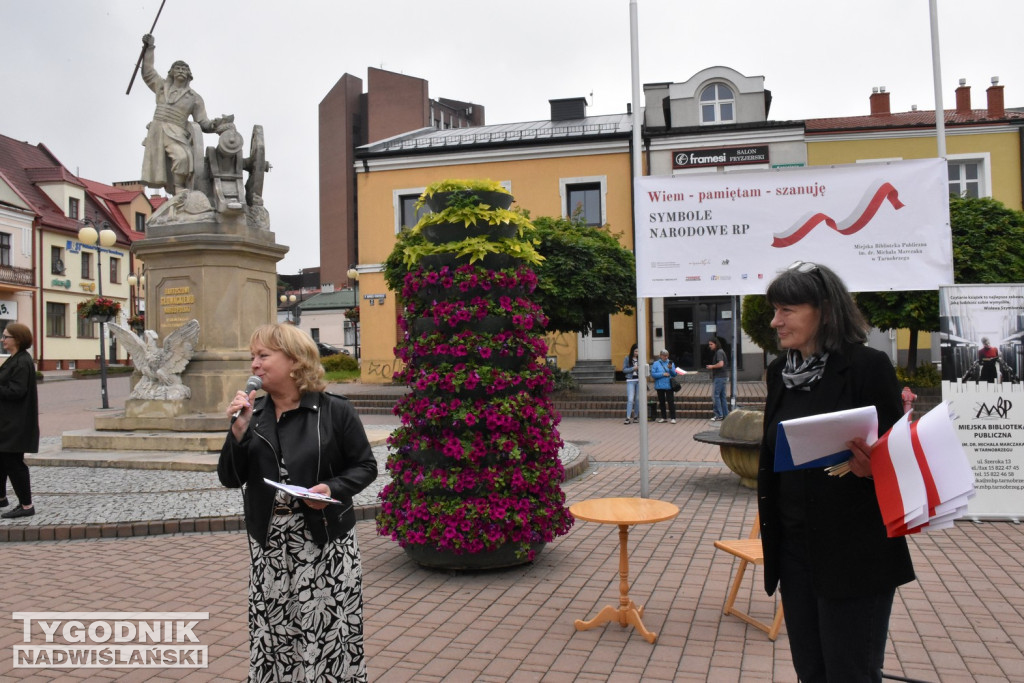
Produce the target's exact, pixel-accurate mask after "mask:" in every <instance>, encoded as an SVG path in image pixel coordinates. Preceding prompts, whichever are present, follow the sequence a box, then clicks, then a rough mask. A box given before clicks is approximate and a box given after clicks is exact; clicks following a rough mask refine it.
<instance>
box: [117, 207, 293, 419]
mask: <svg viewBox="0 0 1024 683" xmlns="http://www.w3.org/2000/svg"><path fill="white" fill-rule="evenodd" d="M133 249H134V251H135V253H136V255H138V257H139V258H140V259H142V260H143V261H144V262H145V263H146V279H147V286H146V322H147V327H149V328H150V329H153V330H155V331H156V333H157V334H158V335H159V338H160V339H161V340H163V339H166V337H167V335H168V334H170V333H171V332H173V331H174V330H175V329H177V328H178V327H180V326H181V325H183V324H184V323H186V322H188V321H189V320H192V319H193V318H195V319H196V320H198V321H199V342H198V345H197V347H196V350H195V353H194V354H193V356H192V360H191V361H190V362H189V364H188V367H187V368H186V369H185V371H184V372H183V373H182V375H181V380H182V382H183V383H184V384H185V386H187V387H189V389H190V390H191V394H192V395H191V398H189V399H188V400H186V401H185V402H184V404H183V406H182V407H181V411H182V413H185V414H210V415H211V416H212V415H217V416H221V417H223V415H224V409H225V407H226V406H227V404H228V402H229V401H230V400H231V397H232V396H234V394H235V392H236V391H238V390H239V389H240V388H242V387H244V386H245V382H246V379H247V378H248V377H249V375H250V361H251V358H250V354H249V337H250V335H251V334H252V331H253V330H254V329H256V328H257V327H259V326H260V325H264V324H266V323H270V322H273V321H274V320H275V319H276V315H277V263H278V261H280V260H281V259H282V258H284V255H285V254H286V253H287V252H288V247H286V246H283V245H280V244H277V242H276V241H275V238H274V233H272V232H271V231H269V230H266V229H263V228H258V227H253V226H252V225H250V224H249V223H247V221H246V215H245V213H238V214H233V215H228V214H217V216H215V217H214V218H212V219H210V220H200V221H181V222H169V223H163V224H158V225H151V226H150V227H149V228H148V232H147V236H146V239H144V240H141V241H139V242H136V243H135V244H134V245H133ZM182 413H178V415H175V416H168V417H177V416H180V415H181V414H182ZM222 427H223V429H227V418H226V417H223V424H222Z"/></svg>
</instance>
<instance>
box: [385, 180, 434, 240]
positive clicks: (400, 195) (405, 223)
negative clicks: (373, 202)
mask: <svg viewBox="0 0 1024 683" xmlns="http://www.w3.org/2000/svg"><path fill="white" fill-rule="evenodd" d="M425 189H426V188H423V187H406V188H403V189H401V190H392V191H391V203H392V208H393V209H394V212H395V234H396V235H397V234H398V233H400V232H401V231H402V230H408V229H409V228H411V227H413V226H414V225H416V223H418V222H419V220H420V217H422V216H425V215H427V214H428V213H430V209H428V208H427V207H426V206H424V207H422V208H421V209H420V210H419V211H417V210H416V206H415V204H416V200H418V199H419V198H420V195H421V194H423V190H425Z"/></svg>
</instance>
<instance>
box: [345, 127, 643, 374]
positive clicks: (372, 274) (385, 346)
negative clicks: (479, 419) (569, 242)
mask: <svg viewBox="0 0 1024 683" xmlns="http://www.w3.org/2000/svg"><path fill="white" fill-rule="evenodd" d="M618 118H621V117H618ZM616 125H618V122H617V123H616ZM487 128H488V127H486V126H485V127H483V128H477V129H471V130H472V131H473V136H474V139H479V136H480V135H481V134H482V135H487V134H488V133H487ZM464 132H465V131H464ZM443 133H444V132H437V131H435V134H440V135H443ZM628 136H629V130H628V127H623V128H621V129H617V134H616V135H614V136H606V137H603V138H601V139H593V138H587V137H582V138H580V139H577V140H564V139H563V140H559V141H557V142H555V141H552V142H553V144H550V145H548V144H536V145H525V146H517V145H515V144H514V143H513V144H509V145H508V146H505V147H502V148H500V149H497V150H488V151H479V152H470V151H467V150H466V149H464V148H463V147H462V146H461V145H459V144H458V143H456V144H454V145H453V146H452V149H451V152H450V154H447V155H438V154H430V155H415V154H409V155H402V154H399V155H397V156H396V155H388V149H387V147H388V143H387V142H385V143H382V144H379V145H370V146H368V148H364V149H363V150H362V151H363V152H364V154H363V159H364V164H363V165H362V167H361V168H360V167H359V165H358V164H357V174H356V191H357V196H358V198H359V202H358V206H359V209H358V224H359V238H358V243H359V263H358V264H356V269H357V270H358V272H359V310H360V326H361V331H360V343H361V350H360V356H361V367H362V380H363V381H364V382H369V383H384V382H390V381H391V378H392V377H393V376H394V374H395V372H396V371H398V370H400V367H398V363H399V361H398V360H397V359H396V358H395V353H394V348H395V345H396V344H397V343H398V341H399V340H400V335H401V330H400V329H399V327H398V323H397V321H398V317H399V316H400V314H401V311H400V310H399V305H400V304H399V302H398V301H397V298H396V295H395V292H392V291H390V290H388V288H387V285H386V284H385V281H384V275H383V265H382V264H383V262H384V261H385V259H386V258H387V257H388V255H389V254H390V253H391V251H392V250H393V249H394V246H395V241H396V235H397V234H398V231H399V230H400V229H402V227H403V225H405V226H407V227H411V226H412V225H414V224H415V222H416V218H415V215H412V212H411V208H410V206H411V202H412V200H413V199H414V198H415V197H418V196H419V194H420V193H422V191H423V190H424V188H425V187H426V186H427V185H428V184H430V183H433V182H436V181H439V180H444V179H489V180H494V181H497V182H500V183H502V184H503V185H504V186H505V187H506V188H507V189H508V190H509V191H510V192H511V193H512V195H513V196H514V197H515V200H516V206H519V207H521V208H523V209H526V210H528V211H529V212H530V215H531V216H532V217H538V216H567V215H569V214H570V213H571V211H570V209H569V201H570V200H571V196H572V195H573V193H574V192H575V191H576V188H584V189H585V190H587V191H589V194H588V197H590V198H591V199H595V198H599V200H600V218H601V223H602V224H608V225H610V227H611V230H612V232H613V233H615V234H618V235H619V239H620V241H621V242H622V244H623V246H624V247H626V248H627V249H632V247H633V245H632V205H631V189H630V188H631V167H630V158H629V141H628ZM595 206H596V205H595ZM607 328H608V329H607V339H606V341H604V339H605V338H604V337H602V342H601V345H600V347H597V348H595V345H594V344H592V343H591V340H588V339H586V338H582V339H581V338H578V336H577V335H570V334H560V335H549V336H548V338H547V341H548V345H549V351H548V356H549V359H550V358H551V357H555V358H556V359H557V363H558V367H559V368H561V369H563V370H569V369H572V368H573V367H574V366H575V365H576V364H577V362H578V360H580V359H581V357H586V356H590V357H591V358H592V359H596V360H603V361H605V362H607V363H609V364H610V365H614V364H615V361H614V359H616V358H621V357H624V356H625V355H626V354H627V352H628V350H629V347H630V345H631V344H633V343H634V342H635V341H636V318H635V317H634V316H628V315H617V316H612V317H611V320H610V321H609V324H608V326H607Z"/></svg>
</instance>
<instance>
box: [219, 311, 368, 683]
mask: <svg viewBox="0 0 1024 683" xmlns="http://www.w3.org/2000/svg"><path fill="white" fill-rule="evenodd" d="M249 348H250V351H251V352H252V373H253V374H254V375H255V376H257V377H259V378H260V380H261V381H262V385H263V386H262V388H263V390H264V391H265V392H266V395H265V396H261V397H260V398H259V399H255V393H256V392H255V391H252V392H249V393H246V392H244V391H239V392H238V393H237V394H236V395H235V397H234V399H232V401H231V403H230V405H228V408H227V414H228V416H230V417H231V418H232V422H231V428H230V430H229V432H228V435H227V438H226V440H225V442H224V447H223V449H222V450H221V454H220V461H219V463H218V465H217V474H218V476H219V477H220V481H221V483H222V484H224V485H225V486H230V487H240V486H242V487H244V488H243V494H244V499H245V501H244V510H245V526H246V530H247V531H248V533H249V550H250V553H251V560H252V568H251V571H250V580H249V680H250V681H268V682H273V681H324V680H331V681H366V662H365V659H364V653H363V588H362V567H361V562H360V557H359V547H358V545H357V543H356V534H355V523H356V516H355V511H354V509H353V502H352V497H353V496H354V495H355V494H357V493H359V492H360V491H362V490H363V489H364V488H366V487H367V486H368V485H369V484H370V483H371V482H372V481H373V480H374V479H375V478H376V477H377V462H376V460H375V459H374V456H373V452H372V450H371V448H370V443H369V441H368V440H367V438H366V432H365V430H364V429H363V425H362V423H361V422H360V421H359V417H358V415H356V411H355V409H354V408H353V407H352V406H351V404H350V403H349V402H348V401H347V400H346V399H344V398H342V397H340V396H334V395H332V394H328V393H325V392H324V388H325V386H326V383H325V382H324V381H323V376H324V369H323V366H321V365H320V354H319V352H318V351H317V348H316V345H315V344H314V343H313V340H312V339H311V338H310V337H309V336H308V335H307V334H306V333H305V332H302V331H301V330H299V329H298V328H296V327H295V326H294V325H280V324H275V325H264V326H262V327H259V328H257V329H256V331H255V332H253V334H252V338H251V339H250V341H249ZM264 479H270V480H272V481H276V482H283V483H286V484H292V485H296V486H301V487H304V488H307V489H309V490H310V491H313V492H315V493H320V494H323V495H327V496H330V497H332V498H334V499H336V500H339V501H341V503H342V504H341V505H336V504H327V503H324V502H321V501H315V500H309V499H296V498H293V497H292V496H290V495H288V494H286V493H282V492H280V491H278V490H277V489H275V488H274V487H271V486H270V485H269V484H267V483H266V482H265V481H264Z"/></svg>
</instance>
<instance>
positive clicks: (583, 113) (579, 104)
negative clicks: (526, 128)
mask: <svg viewBox="0 0 1024 683" xmlns="http://www.w3.org/2000/svg"><path fill="white" fill-rule="evenodd" d="M548 104H550V105H551V120H552V121H572V120H574V119H583V118H586V117H587V98H586V97H567V98H565V99H561V100H548Z"/></svg>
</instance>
